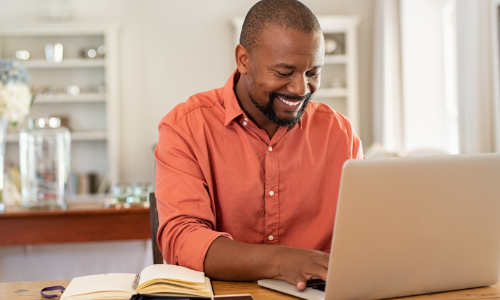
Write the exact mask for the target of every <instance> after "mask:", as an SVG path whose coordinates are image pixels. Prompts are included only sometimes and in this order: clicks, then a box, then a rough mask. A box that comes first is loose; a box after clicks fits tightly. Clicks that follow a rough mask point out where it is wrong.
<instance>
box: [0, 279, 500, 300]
mask: <svg viewBox="0 0 500 300" xmlns="http://www.w3.org/2000/svg"><path fill="white" fill-rule="evenodd" d="M69 282H70V280H60V281H34V282H13V283H0V299H2V300H3V299H9V300H11V299H12V300H40V299H45V298H43V297H42V296H41V295H40V290H41V289H42V288H44V287H48V286H54V285H62V286H68V284H69ZM212 285H213V288H214V293H215V294H216V295H230V294H251V295H252V296H253V297H254V298H255V300H267V299H277V300H287V299H299V298H295V297H292V296H288V295H285V294H282V293H278V292H275V291H272V290H268V289H266V288H263V287H260V286H258V285H257V283H255V282H225V281H213V282H212ZM404 299H411V300H444V299H450V300H451V299H452V300H468V299H485V300H486V299H488V300H491V299H500V283H497V284H496V285H494V286H489V287H483V288H476V289H467V290H459V291H453V292H446V293H435V294H428V295H421V296H414V297H406V298H404Z"/></svg>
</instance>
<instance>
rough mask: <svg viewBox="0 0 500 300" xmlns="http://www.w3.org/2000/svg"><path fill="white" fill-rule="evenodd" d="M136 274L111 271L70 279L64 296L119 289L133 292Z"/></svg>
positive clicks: (131, 293)
mask: <svg viewBox="0 0 500 300" xmlns="http://www.w3.org/2000/svg"><path fill="white" fill-rule="evenodd" d="M135 275H136V274H124V273H111V274H101V275H90V276H83V277H77V278H74V279H73V280H71V282H70V284H69V285H68V287H67V288H66V290H65V291H64V293H63V295H64V297H69V296H74V295H81V294H90V293H96V292H104V291H108V292H109V291H121V292H127V293H130V295H133V294H135V290H134V289H133V288H132V284H133V283H134V279H135Z"/></svg>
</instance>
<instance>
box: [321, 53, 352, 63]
mask: <svg viewBox="0 0 500 300" xmlns="http://www.w3.org/2000/svg"><path fill="white" fill-rule="evenodd" d="M345 63H347V56H346V55H345V54H325V64H345Z"/></svg>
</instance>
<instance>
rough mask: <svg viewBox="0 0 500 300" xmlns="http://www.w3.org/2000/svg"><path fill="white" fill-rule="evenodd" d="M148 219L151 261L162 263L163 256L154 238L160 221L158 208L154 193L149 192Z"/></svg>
mask: <svg viewBox="0 0 500 300" xmlns="http://www.w3.org/2000/svg"><path fill="white" fill-rule="evenodd" d="M149 220H150V223H151V243H152V247H151V248H153V263H154V264H163V256H162V254H161V251H160V248H159V247H158V241H157V240H156V235H157V234H158V226H160V222H159V220H158V208H157V207H156V197H155V193H150V194H149Z"/></svg>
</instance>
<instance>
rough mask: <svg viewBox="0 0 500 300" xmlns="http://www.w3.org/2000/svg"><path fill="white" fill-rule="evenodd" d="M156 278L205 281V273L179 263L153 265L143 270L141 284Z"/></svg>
mask: <svg viewBox="0 0 500 300" xmlns="http://www.w3.org/2000/svg"><path fill="white" fill-rule="evenodd" d="M155 278H168V279H174V280H179V281H187V282H195V283H204V282H205V273H203V272H198V271H194V270H191V269H188V268H184V267H181V266H177V265H167V264H161V265H160V264H158V265H151V266H149V267H146V268H145V269H144V270H142V272H141V279H140V281H139V286H140V285H142V284H143V283H144V282H146V281H148V280H152V279H155Z"/></svg>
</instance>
